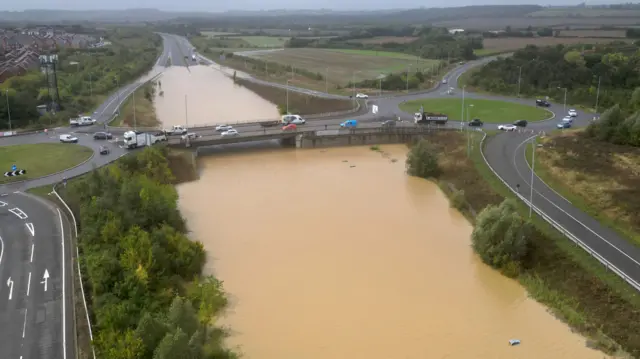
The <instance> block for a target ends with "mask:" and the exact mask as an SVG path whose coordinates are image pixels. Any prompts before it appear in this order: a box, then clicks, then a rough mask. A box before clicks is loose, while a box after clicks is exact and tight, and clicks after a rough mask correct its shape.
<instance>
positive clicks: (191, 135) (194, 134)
mask: <svg viewBox="0 0 640 359" xmlns="http://www.w3.org/2000/svg"><path fill="white" fill-rule="evenodd" d="M197 137H198V135H197V134H196V133H195V132H189V133H187V134H186V135H182V139H183V140H186V139H187V138H188V139H190V140H192V139H194V138H197Z"/></svg>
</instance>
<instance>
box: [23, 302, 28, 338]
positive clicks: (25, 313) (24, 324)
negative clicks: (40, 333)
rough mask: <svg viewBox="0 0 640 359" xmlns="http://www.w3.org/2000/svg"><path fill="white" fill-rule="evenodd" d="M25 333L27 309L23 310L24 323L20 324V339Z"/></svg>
mask: <svg viewBox="0 0 640 359" xmlns="http://www.w3.org/2000/svg"><path fill="white" fill-rule="evenodd" d="M26 331H27V308H24V323H22V338H23V339H24V334H25V333H26Z"/></svg>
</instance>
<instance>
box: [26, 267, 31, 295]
mask: <svg viewBox="0 0 640 359" xmlns="http://www.w3.org/2000/svg"><path fill="white" fill-rule="evenodd" d="M30 290H31V272H29V280H27V297H28V296H29V291H30Z"/></svg>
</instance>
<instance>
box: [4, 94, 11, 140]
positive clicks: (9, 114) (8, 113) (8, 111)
mask: <svg viewBox="0 0 640 359" xmlns="http://www.w3.org/2000/svg"><path fill="white" fill-rule="evenodd" d="M5 94H6V95H7V117H8V118H9V132H11V110H10V109H9V89H7V91H5Z"/></svg>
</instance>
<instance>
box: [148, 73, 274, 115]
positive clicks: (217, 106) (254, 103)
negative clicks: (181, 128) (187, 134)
mask: <svg viewBox="0 0 640 359" xmlns="http://www.w3.org/2000/svg"><path fill="white" fill-rule="evenodd" d="M158 80H159V81H160V84H161V89H160V91H162V92H163V94H162V95H160V91H157V92H156V98H155V102H154V103H155V107H156V114H157V116H158V120H159V121H160V122H161V123H162V124H163V125H164V126H172V125H186V124H188V125H189V126H196V125H204V124H222V123H225V124H234V123H238V122H253V121H260V120H274V119H277V118H279V117H280V116H279V114H278V109H277V108H276V106H275V105H274V104H272V103H270V102H269V101H267V100H264V99H263V98H261V97H260V96H258V95H256V94H255V93H253V92H251V91H249V90H247V89H246V88H244V87H242V86H237V85H234V84H233V82H232V80H231V79H229V78H228V77H227V76H225V75H224V74H222V73H221V72H220V71H219V70H216V69H214V68H213V67H211V66H203V65H199V66H190V67H189V69H187V68H186V67H182V66H171V67H168V68H166V69H165V70H164V72H163V73H162V75H161V76H160V78H159V79H158ZM185 96H186V101H185ZM185 102H186V106H185ZM185 108H186V112H185Z"/></svg>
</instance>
